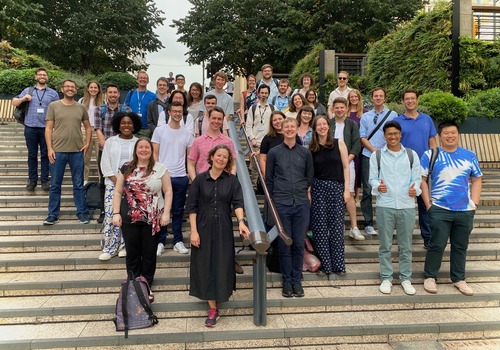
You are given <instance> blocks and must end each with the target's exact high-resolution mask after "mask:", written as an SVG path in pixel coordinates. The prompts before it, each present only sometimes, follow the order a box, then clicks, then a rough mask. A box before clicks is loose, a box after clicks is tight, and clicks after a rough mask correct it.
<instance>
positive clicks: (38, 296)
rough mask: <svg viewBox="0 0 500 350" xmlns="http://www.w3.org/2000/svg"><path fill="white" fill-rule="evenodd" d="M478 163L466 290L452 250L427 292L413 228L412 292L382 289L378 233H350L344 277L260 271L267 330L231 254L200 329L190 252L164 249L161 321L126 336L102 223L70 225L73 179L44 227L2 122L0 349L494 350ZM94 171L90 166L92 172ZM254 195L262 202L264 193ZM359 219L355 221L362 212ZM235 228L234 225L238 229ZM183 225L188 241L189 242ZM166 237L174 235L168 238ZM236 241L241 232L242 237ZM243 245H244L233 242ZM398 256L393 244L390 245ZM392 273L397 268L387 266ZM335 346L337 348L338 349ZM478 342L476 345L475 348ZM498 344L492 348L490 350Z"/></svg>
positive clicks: (158, 303)
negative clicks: (216, 299) (232, 268)
mask: <svg viewBox="0 0 500 350" xmlns="http://www.w3.org/2000/svg"><path fill="white" fill-rule="evenodd" d="M498 168H499V164H489V165H487V164H485V165H484V166H483V170H484V174H485V176H484V194H483V196H482V201H481V206H480V208H479V210H478V212H477V215H476V220H475V228H474V231H473V234H472V236H471V244H470V249H469V256H468V264H467V271H468V272H467V279H468V281H469V282H470V284H471V286H472V288H473V289H474V292H475V295H474V296H473V297H465V296H463V295H461V294H460V293H459V292H458V290H456V289H455V288H454V287H453V285H452V284H451V283H450V281H449V279H448V272H447V271H449V262H448V257H449V249H448V250H447V252H446V253H445V254H446V257H445V260H446V261H445V262H444V263H443V267H442V269H441V279H440V284H439V293H438V294H436V295H431V294H427V293H426V292H425V291H424V290H423V288H422V283H423V272H422V271H423V261H424V257H425V250H424V249H423V242H422V240H421V237H420V233H419V231H418V230H417V229H415V232H414V235H413V241H414V258H413V265H414V266H413V267H414V279H413V282H414V285H415V287H416V289H417V294H416V295H415V296H407V295H405V294H404V293H403V291H402V289H401V288H400V286H399V285H398V281H395V282H396V283H395V286H394V288H393V292H392V294H391V295H390V296H387V295H382V294H381V293H380V292H379V291H378V285H379V283H380V281H379V267H378V259H377V250H378V239H377V237H367V240H366V241H364V242H361V243H360V242H355V241H352V240H351V239H350V238H349V237H348V236H347V233H346V261H347V275H346V276H343V277H340V276H336V275H334V276H332V277H330V279H329V280H328V279H327V278H325V277H319V276H317V275H316V274H311V273H304V283H303V285H304V288H305V293H306V296H305V297H304V298H291V299H286V298H283V297H282V296H281V282H280V276H279V275H277V274H274V273H268V274H267V284H268V317H267V326H265V327H257V326H255V325H254V324H253V309H252V292H253V290H252V259H253V256H254V253H253V252H251V251H249V250H248V249H247V250H244V251H243V252H241V253H240V254H238V255H237V259H238V261H239V262H240V263H241V264H242V265H243V267H244V270H245V274H243V275H238V276H237V291H236V292H235V293H234V295H233V297H232V298H231V300H230V301H229V302H227V303H224V304H221V305H220V312H221V319H220V320H219V322H218V324H217V327H216V328H214V329H207V328H205V327H204V326H203V323H204V319H205V317H206V312H207V311H206V303H205V302H202V301H199V300H197V299H195V298H192V297H190V296H189V295H188V284H189V269H188V268H189V256H185V255H178V254H177V253H174V252H173V251H172V249H171V248H172V247H171V245H169V246H167V248H168V249H167V250H166V252H165V253H164V255H163V256H162V257H160V258H159V259H158V269H157V273H156V279H155V285H154V287H153V289H154V291H155V302H154V304H153V310H154V312H155V314H157V316H158V317H159V318H160V322H159V324H158V325H156V326H154V327H152V328H148V329H142V330H134V331H131V332H130V334H129V338H128V339H124V337H123V333H117V332H116V331H115V328H114V324H113V323H112V321H111V320H112V318H113V317H114V308H115V302H116V297H117V295H118V290H119V285H120V282H121V280H122V279H123V278H125V277H126V274H125V263H124V260H123V259H119V258H118V257H115V258H113V259H111V260H110V261H108V262H101V261H99V260H98V259H97V257H98V256H99V254H100V240H101V234H100V233H99V231H100V225H98V224H97V223H96V222H95V221H92V222H91V223H90V224H89V225H82V224H80V223H78V221H77V220H76V217H75V209H74V205H73V200H72V194H71V185H70V178H69V176H68V177H67V178H66V180H65V185H64V186H63V200H62V210H61V222H60V223H58V224H57V225H54V226H43V225H42V220H43V219H44V218H45V217H46V215H47V203H48V194H47V193H45V192H43V191H42V190H41V188H39V187H37V189H36V191H35V193H34V194H33V195H30V194H27V193H26V192H25V190H24V188H25V185H26V181H27V166H26V147H25V145H24V138H23V133H22V127H21V126H19V125H16V124H9V125H2V126H0V272H1V273H0V295H1V296H2V297H1V298H0V349H41V348H44V349H48V348H58V349H75V348H83V347H92V348H97V347H103V348H109V349H117V348H118V347H120V348H122V347H123V348H133V347H135V346H137V348H139V347H138V345H140V348H141V349H143V348H155V349H159V348H168V349H214V348H241V349H247V348H283V349H284V348H294V349H295V348H297V349H298V348H301V349H303V348H305V347H307V348H308V349H311V348H315V347H316V348H323V349H326V348H338V349H340V348H343V347H342V346H341V345H342V344H357V346H358V348H364V347H365V346H368V344H370V348H373V349H392V347H387V346H389V345H388V344H393V343H398V342H408V341H413V342H418V343H412V344H414V345H415V344H417V345H416V346H417V347H414V348H421V349H429V348H438V347H436V346H437V345H439V346H442V348H446V347H448V348H458V347H459V345H460V346H461V345H464V344H466V345H467V344H469V345H471V344H473V345H472V347H469V348H470V349H472V348H481V347H480V346H487V348H490V346H492V347H491V348H492V349H493V348H498V347H500V340H499V339H500V189H499V185H500V169H498ZM96 174H97V172H96V170H95V169H94V170H93V171H92V174H91V175H92V176H93V178H96ZM260 201H262V198H260ZM360 219H361V217H360ZM235 228H236V225H235ZM188 236H189V227H188V225H187V224H186V225H185V231H184V237H185V238H184V241H185V242H186V243H187V242H189V239H188ZM168 239H171V236H169V237H168ZM238 242H239V238H238ZM239 244H241V243H239ZM394 261H395V262H397V250H396V249H395V250H394ZM395 270H397V265H396V267H395ZM336 346H338V347H336ZM476 346H477V347H476ZM497 346H498V347H497Z"/></svg>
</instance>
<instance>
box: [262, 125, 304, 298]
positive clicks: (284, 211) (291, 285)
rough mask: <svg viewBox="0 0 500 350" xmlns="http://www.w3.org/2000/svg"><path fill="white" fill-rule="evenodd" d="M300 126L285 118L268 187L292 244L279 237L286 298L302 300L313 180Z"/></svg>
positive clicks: (272, 152)
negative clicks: (298, 136) (281, 137)
mask: <svg viewBox="0 0 500 350" xmlns="http://www.w3.org/2000/svg"><path fill="white" fill-rule="evenodd" d="M297 128H298V122H297V120H296V119H293V118H286V119H285V120H284V121H283V124H282V128H281V129H282V131H283V138H284V141H283V143H282V144H281V145H279V146H276V147H274V148H272V149H271V150H270V151H269V153H268V154H267V160H266V185H267V188H268V190H269V194H270V195H271V197H272V198H273V200H274V203H275V205H276V209H277V211H278V214H279V216H280V219H281V222H282V224H283V228H284V229H285V232H286V233H288V234H289V235H290V237H291V238H292V240H293V243H292V245H291V246H290V247H289V246H287V245H286V244H285V242H284V241H283V239H281V238H280V237H278V238H277V240H278V250H279V261H280V269H281V276H282V279H283V289H282V292H281V294H282V295H283V296H284V297H285V298H291V297H292V296H295V297H299V298H300V297H303V296H304V289H303V288H302V264H303V260H304V239H305V236H306V233H307V228H308V226H309V218H310V212H311V204H310V198H311V197H310V189H311V183H312V180H313V175H314V169H313V158H312V155H311V152H310V151H309V150H308V149H307V148H305V147H303V146H301V145H299V144H297V141H296V138H297Z"/></svg>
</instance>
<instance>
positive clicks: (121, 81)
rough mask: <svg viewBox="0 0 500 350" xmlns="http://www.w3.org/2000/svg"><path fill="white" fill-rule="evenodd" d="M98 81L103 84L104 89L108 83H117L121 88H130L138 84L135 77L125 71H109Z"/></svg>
mask: <svg viewBox="0 0 500 350" xmlns="http://www.w3.org/2000/svg"><path fill="white" fill-rule="evenodd" d="M97 81H98V82H99V84H101V88H102V89H103V90H104V89H106V86H108V84H115V85H117V86H118V87H119V88H120V90H130V89H133V88H134V87H135V86H136V85H137V83H136V81H135V77H134V76H133V75H131V74H129V73H125V72H107V73H104V74H103V75H101V76H100V77H99V78H98V79H97Z"/></svg>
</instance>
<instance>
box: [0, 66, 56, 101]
mask: <svg viewBox="0 0 500 350" xmlns="http://www.w3.org/2000/svg"><path fill="white" fill-rule="evenodd" d="M35 70H36V69H35V68H30V69H5V70H2V71H0V92H2V93H5V94H12V95H17V94H19V93H20V92H21V91H22V90H23V89H24V88H26V87H27V86H31V85H34V84H35ZM48 73H49V83H48V85H49V86H50V87H52V88H54V89H55V90H59V88H60V87H61V83H62V81H63V80H64V77H65V74H64V72H61V71H56V70H49V71H48Z"/></svg>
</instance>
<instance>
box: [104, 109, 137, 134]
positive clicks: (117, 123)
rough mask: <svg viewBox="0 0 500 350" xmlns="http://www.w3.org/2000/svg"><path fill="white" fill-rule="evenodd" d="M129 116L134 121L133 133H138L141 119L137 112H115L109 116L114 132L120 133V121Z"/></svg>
mask: <svg viewBox="0 0 500 350" xmlns="http://www.w3.org/2000/svg"><path fill="white" fill-rule="evenodd" d="M125 117H129V118H130V119H132V123H134V131H133V134H136V133H138V132H139V131H141V129H142V120H141V117H139V115H138V114H137V113H134V112H116V113H115V114H114V115H113V118H111V127H112V128H113V131H114V132H115V134H121V132H120V123H121V121H122V119H123V118H125Z"/></svg>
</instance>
